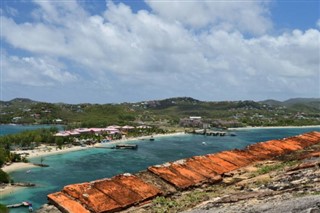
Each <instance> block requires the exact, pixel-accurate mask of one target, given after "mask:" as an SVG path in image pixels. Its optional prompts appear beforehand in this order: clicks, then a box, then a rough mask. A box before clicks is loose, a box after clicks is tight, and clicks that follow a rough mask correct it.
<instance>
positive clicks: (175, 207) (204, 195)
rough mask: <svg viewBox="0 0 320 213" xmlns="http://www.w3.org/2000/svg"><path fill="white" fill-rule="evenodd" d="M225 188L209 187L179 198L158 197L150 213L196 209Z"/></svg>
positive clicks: (187, 193)
mask: <svg viewBox="0 0 320 213" xmlns="http://www.w3.org/2000/svg"><path fill="white" fill-rule="evenodd" d="M223 188H224V187H221V186H220V187H219V186H209V187H208V188H206V190H208V189H211V190H210V191H204V190H195V191H189V192H186V193H183V194H181V195H179V196H177V197H175V196H174V197H169V198H168V197H167V198H166V197H163V196H160V197H157V198H155V199H154V200H153V202H152V206H151V209H150V212H155V213H165V212H166V213H167V212H170V213H173V212H181V211H183V210H187V209H190V208H193V207H195V206H196V205H198V204H199V203H201V202H203V201H206V200H209V199H210V198H213V197H216V196H217V195H218V194H220V193H221V191H222V189H223Z"/></svg>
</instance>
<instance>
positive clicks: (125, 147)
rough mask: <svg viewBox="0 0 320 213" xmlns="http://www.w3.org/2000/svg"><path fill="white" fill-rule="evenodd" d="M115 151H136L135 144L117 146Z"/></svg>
mask: <svg viewBox="0 0 320 213" xmlns="http://www.w3.org/2000/svg"><path fill="white" fill-rule="evenodd" d="M115 148H116V149H138V145H137V144H132V145H131V144H118V145H116V146H115Z"/></svg>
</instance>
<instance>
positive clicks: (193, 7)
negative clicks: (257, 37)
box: [146, 0, 272, 34]
mask: <svg viewBox="0 0 320 213" xmlns="http://www.w3.org/2000/svg"><path fill="white" fill-rule="evenodd" d="M146 2H147V4H148V5H149V6H150V7H151V8H152V9H153V11H154V12H155V13H157V14H159V15H160V16H161V17H163V18H165V19H167V20H169V21H177V22H180V23H182V24H184V25H187V26H190V27H191V28H207V27H215V28H218V29H224V30H228V31H229V30H231V31H232V30H235V29H236V30H240V31H243V32H249V33H253V34H263V33H265V32H267V31H268V30H269V29H270V28H271V27H272V23H271V20H270V18H269V11H268V7H267V6H268V2H266V1H241V2H237V1H195V0H191V1H184V0H182V1H179V0H174V1H170V2H168V1H166V0H163V1H161V0H160V1H153V0H146Z"/></svg>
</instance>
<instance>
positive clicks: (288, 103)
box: [283, 98, 320, 106]
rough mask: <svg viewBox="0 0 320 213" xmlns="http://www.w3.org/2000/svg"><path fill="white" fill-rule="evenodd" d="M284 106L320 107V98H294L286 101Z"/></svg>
mask: <svg viewBox="0 0 320 213" xmlns="http://www.w3.org/2000/svg"><path fill="white" fill-rule="evenodd" d="M283 104H284V105H286V106H292V105H295V104H305V105H309V104H311V105H314V104H319V105H320V98H292V99H289V100H286V101H284V102H283Z"/></svg>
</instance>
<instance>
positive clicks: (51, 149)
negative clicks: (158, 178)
mask: <svg viewBox="0 0 320 213" xmlns="http://www.w3.org/2000/svg"><path fill="white" fill-rule="evenodd" d="M282 128H320V125H310V126H257V127H253V126H247V127H237V128H228V130H231V131H236V130H254V129H282ZM185 134H186V133H185V132H174V133H168V134H155V135H146V136H139V137H132V138H123V139H120V140H114V141H109V142H106V143H97V144H95V145H93V146H85V147H81V146H72V147H64V148H63V149H57V146H46V145H41V146H40V147H39V148H37V149H35V150H23V151H15V153H28V154H29V155H28V156H27V159H34V158H39V157H45V156H51V155H58V154H64V153H69V152H75V151H81V150H85V149H90V148H95V147H103V146H105V145H114V144H119V143H126V142H132V141H139V140H148V139H150V137H151V136H152V137H153V138H154V139H156V138H159V137H172V136H179V135H185ZM34 167H37V166H36V165H34V164H32V163H21V162H19V163H12V164H11V165H9V166H3V167H2V168H1V169H2V170H3V171H5V172H7V173H10V172H13V171H16V170H21V169H28V168H34Z"/></svg>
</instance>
